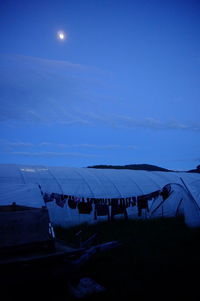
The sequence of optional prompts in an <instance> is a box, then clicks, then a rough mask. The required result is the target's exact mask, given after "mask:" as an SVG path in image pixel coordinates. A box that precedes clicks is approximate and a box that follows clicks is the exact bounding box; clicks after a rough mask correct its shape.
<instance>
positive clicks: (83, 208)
mask: <svg viewBox="0 0 200 301" xmlns="http://www.w3.org/2000/svg"><path fill="white" fill-rule="evenodd" d="M91 211H92V204H90V203H87V202H80V203H78V212H79V214H90V213H91Z"/></svg>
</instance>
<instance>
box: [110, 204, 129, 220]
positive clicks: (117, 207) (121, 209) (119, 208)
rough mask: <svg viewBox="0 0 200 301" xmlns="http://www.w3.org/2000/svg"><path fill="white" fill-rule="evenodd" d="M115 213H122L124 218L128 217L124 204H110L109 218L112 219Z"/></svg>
mask: <svg viewBox="0 0 200 301" xmlns="http://www.w3.org/2000/svg"><path fill="white" fill-rule="evenodd" d="M117 214H124V218H125V219H128V214H127V211H126V206H125V205H123V204H119V205H117V204H113V205H112V206H111V219H112V220H113V219H114V216H115V215H117Z"/></svg>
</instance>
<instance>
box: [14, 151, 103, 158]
mask: <svg viewBox="0 0 200 301" xmlns="http://www.w3.org/2000/svg"><path fill="white" fill-rule="evenodd" d="M10 154H11V155H17V156H26V157H84V158H91V157H97V155H95V154H84V153H76V152H69V153H61V152H11V153H10Z"/></svg>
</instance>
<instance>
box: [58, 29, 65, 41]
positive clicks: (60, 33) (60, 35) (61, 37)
mask: <svg viewBox="0 0 200 301" xmlns="http://www.w3.org/2000/svg"><path fill="white" fill-rule="evenodd" d="M57 38H58V39H59V40H61V41H63V40H65V33H64V32H63V31H59V32H58V33H57Z"/></svg>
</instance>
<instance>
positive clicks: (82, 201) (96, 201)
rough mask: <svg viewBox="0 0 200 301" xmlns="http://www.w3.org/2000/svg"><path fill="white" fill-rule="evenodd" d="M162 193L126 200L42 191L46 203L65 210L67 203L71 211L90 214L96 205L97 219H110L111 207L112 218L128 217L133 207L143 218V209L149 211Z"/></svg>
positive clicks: (131, 197)
mask: <svg viewBox="0 0 200 301" xmlns="http://www.w3.org/2000/svg"><path fill="white" fill-rule="evenodd" d="M40 189H41V187H40ZM160 193H161V191H160V190H156V191H154V192H152V193H149V194H145V195H139V196H129V197H124V198H122V197H120V198H94V197H92V198H91V197H79V196H74V195H65V194H58V193H53V192H52V193H46V192H45V193H44V192H42V190H41V194H42V195H43V199H44V201H45V203H48V202H53V201H54V202H55V203H56V204H57V205H58V206H59V207H61V208H63V207H64V206H65V204H66V202H67V203H68V207H69V208H70V209H78V211H79V213H80V214H90V213H91V212H92V211H93V205H94V213H95V219H96V217H97V216H105V215H107V216H108V219H109V218H110V214H109V206H110V207H111V218H112V217H113V216H114V215H117V214H124V216H125V217H127V212H126V209H127V208H128V207H131V206H133V207H134V206H137V207H138V216H141V214H142V209H147V211H148V210H149V208H148V201H149V200H152V199H155V198H157V197H158V196H159V195H160Z"/></svg>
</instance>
